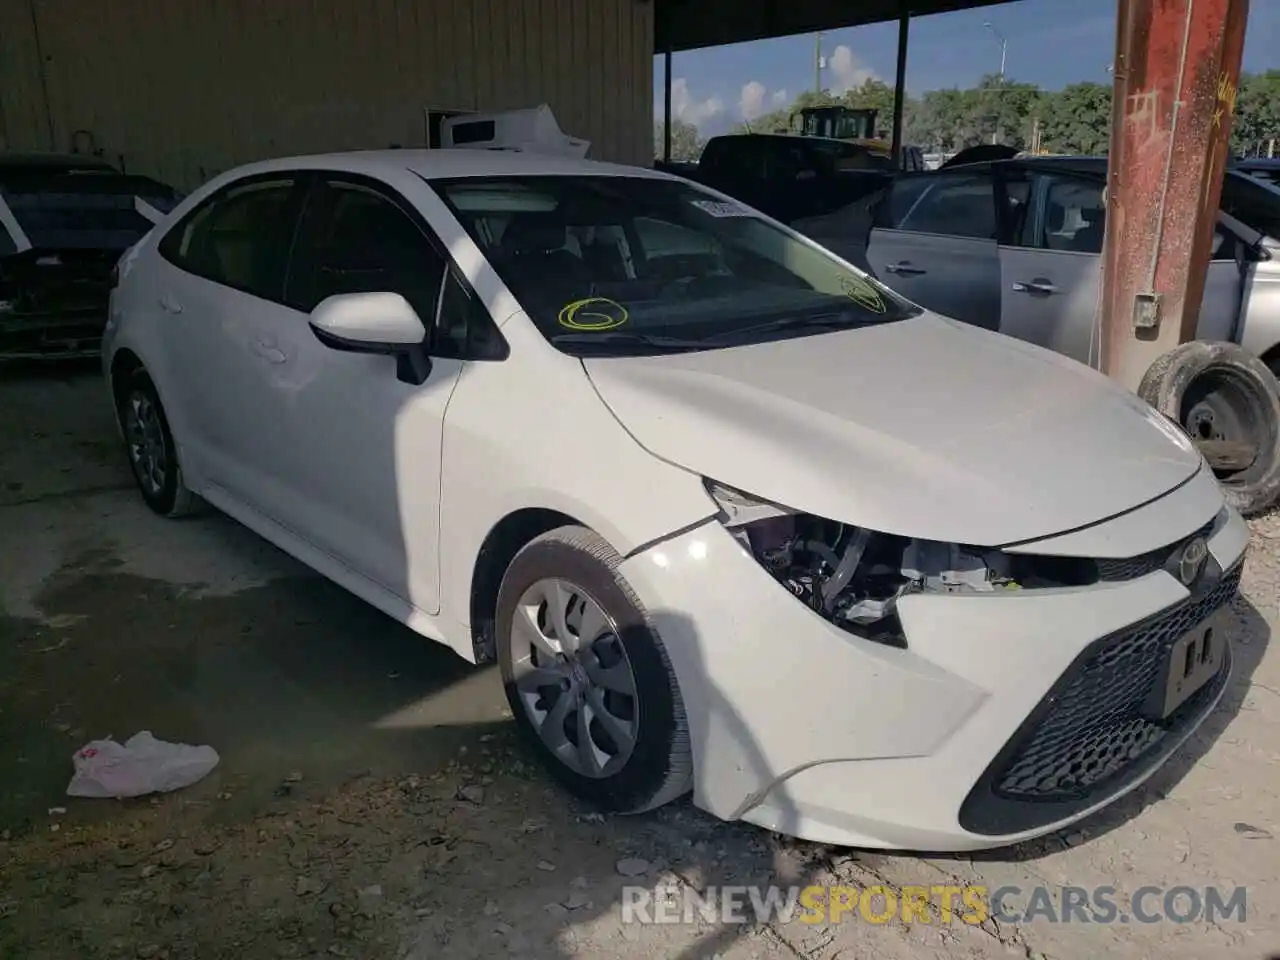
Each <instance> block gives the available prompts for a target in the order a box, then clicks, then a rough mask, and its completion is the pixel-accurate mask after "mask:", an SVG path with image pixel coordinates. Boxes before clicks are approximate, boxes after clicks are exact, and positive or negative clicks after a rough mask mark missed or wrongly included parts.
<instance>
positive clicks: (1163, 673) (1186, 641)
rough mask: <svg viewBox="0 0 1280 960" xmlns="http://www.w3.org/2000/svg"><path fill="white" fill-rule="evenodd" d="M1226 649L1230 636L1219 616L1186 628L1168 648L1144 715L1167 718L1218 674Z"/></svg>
mask: <svg viewBox="0 0 1280 960" xmlns="http://www.w3.org/2000/svg"><path fill="white" fill-rule="evenodd" d="M1226 652H1227V638H1226V635H1225V633H1224V632H1223V631H1222V630H1221V629H1220V627H1219V618H1218V617H1217V616H1212V617H1209V618H1208V619H1207V620H1205V621H1203V622H1202V623H1200V624H1199V625H1198V626H1196V627H1195V628H1194V629H1192V630H1189V631H1187V632H1186V633H1185V634H1183V635H1182V636H1181V637H1180V638H1178V640H1177V641H1176V642H1175V643H1174V644H1173V645H1172V646H1171V647H1170V648H1169V652H1168V653H1167V654H1166V655H1165V660H1164V664H1163V666H1162V667H1161V669H1160V673H1159V674H1158V675H1157V677H1156V682H1155V683H1154V684H1153V685H1152V688H1151V692H1150V693H1149V694H1148V696H1147V699H1146V702H1145V703H1144V704H1143V709H1142V712H1143V715H1144V716H1146V717H1148V718H1149V719H1152V720H1167V719H1169V717H1170V716H1171V715H1172V714H1173V712H1174V711H1175V710H1177V709H1178V708H1179V707H1180V706H1182V705H1183V704H1184V703H1186V701H1187V699H1188V698H1189V697H1190V696H1191V695H1192V694H1193V693H1195V692H1196V691H1197V690H1199V689H1200V688H1201V687H1203V686H1204V685H1205V684H1206V683H1208V682H1209V681H1210V680H1212V679H1213V678H1214V677H1215V676H1217V674H1218V671H1219V670H1220V669H1221V668H1222V661H1223V658H1224V657H1225V656H1226Z"/></svg>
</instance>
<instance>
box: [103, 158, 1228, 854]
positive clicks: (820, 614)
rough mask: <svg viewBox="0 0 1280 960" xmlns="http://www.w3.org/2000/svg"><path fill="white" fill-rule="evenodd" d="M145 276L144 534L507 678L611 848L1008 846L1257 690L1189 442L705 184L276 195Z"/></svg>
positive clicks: (138, 345) (505, 181)
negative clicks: (285, 571)
mask: <svg viewBox="0 0 1280 960" xmlns="http://www.w3.org/2000/svg"><path fill="white" fill-rule="evenodd" d="M118 274H119V277H118V285H117V287H116V289H115V292H114V294H113V298H112V306H111V319H110V326H109V329H108V331H107V336H106V338H105V341H104V366H105V371H106V374H107V376H108V378H109V381H110V388H111V394H112V397H113V399H114V402H115V404H116V409H117V411H118V415H119V421H120V424H121V428H122V431H123V434H124V437H125V441H126V447H127V450H128V456H129V459H130V462H131V463H132V466H133V470H134V473H135V475H136V477H137V480H138V485H139V487H140V489H141V491H142V495H143V497H144V498H145V499H146V501H147V503H148V504H150V506H151V507H152V508H153V509H154V510H155V511H157V512H158V513H160V514H163V515H166V516H175V515H178V514H181V513H183V512H185V511H187V510H188V509H189V508H190V507H191V506H192V505H193V504H194V503H196V502H198V499H197V498H202V499H203V500H205V501H207V502H209V503H211V504H212V505H214V506H215V507H217V508H218V509H220V510H222V511H224V512H226V513H228V514H230V515H231V516H232V517H234V518H236V519H237V520H239V521H240V522H242V523H244V524H245V525H246V526H248V527H250V528H252V529H253V530H255V531H257V532H258V533H260V534H261V535H262V536H264V537H266V538H267V539H268V540H270V541H272V542H273V543H275V544H276V545H278V546H280V547H281V548H283V549H284V550H286V551H288V552H289V553H291V554H293V555H294V556H296V557H298V558H299V559H301V560H302V561H303V562H304V563H306V564H309V565H310V566H311V567H313V568H315V569H316V570H318V571H320V572H321V573H323V574H325V575H327V576H328V577H330V578H332V579H333V580H335V581H336V582H337V583H339V584H341V585H342V586H344V587H346V588H347V589H349V590H351V591H352V592H354V593H356V594H358V595H359V596H361V597H363V598H365V599H366V600H368V601H369V602H370V603H372V604H374V605H376V606H377V607H379V608H381V609H382V610H384V611H386V613H388V614H390V615H391V616H392V617H394V618H396V619H398V620H401V621H403V622H404V623H406V624H408V625H409V626H410V627H412V628H413V629H414V630H416V631H418V632H420V633H421V634H423V635H424V636H426V637H429V638H431V639H434V640H438V641H440V642H442V643H445V644H447V645H448V646H450V647H452V648H453V649H454V650H456V651H457V652H458V653H459V654H460V655H461V656H463V657H465V658H467V659H469V660H475V661H486V660H491V659H496V660H497V661H498V663H499V666H500V669H501V673H502V677H503V680H504V681H505V684H506V689H507V694H508V697H509V698H510V701H511V705H512V708H513V710H514V712H515V715H516V718H517V722H518V723H519V725H520V726H521V727H523V728H524V729H525V731H526V732H527V733H528V734H529V735H530V737H531V740H532V742H533V743H534V744H535V745H536V749H537V750H538V751H539V752H540V753H541V756H542V757H543V759H544V760H545V761H546V763H547V765H548V767H549V768H550V770H551V771H552V772H553V773H554V774H555V775H556V776H557V777H558V778H559V780H561V781H562V782H563V783H564V784H565V785H566V786H567V787H568V788H569V789H570V790H571V791H573V792H574V793H576V794H578V795H580V796H582V797H585V798H588V799H590V800H592V801H595V802H596V803H598V804H599V805H601V806H602V807H603V808H605V809H609V810H615V811H640V810H645V809H649V808H652V807H655V806H657V805H659V804H662V803H665V802H667V801H669V800H671V799H673V798H675V797H678V796H680V795H681V794H683V793H685V792H687V791H689V790H692V791H693V797H694V801H695V803H697V804H698V805H699V806H701V807H703V808H705V809H706V810H709V811H711V812H712V813H714V814H716V815H717V816H720V817H723V818H729V819H736V818H742V819H745V820H749V821H752V822H754V823H757V824H760V825H763V826H765V827H769V828H772V829H775V830H779V831H783V832H786V833H790V834H795V835H799V836H802V837H806V838H810V839H814V840H821V841H827V842H834V843H843V844H853V845H859V846H873V847H897V848H913V849H932V850H960V849H969V848H977V847H985V846H994V845H998V844H1003V843H1008V842H1012V841H1015V840H1019V839H1022V838H1026V837H1031V836H1035V835H1037V834H1041V833H1045V832H1047V831H1050V830H1053V829H1055V828H1058V827H1060V826H1062V825H1064V824H1067V823H1069V822H1071V821H1073V820H1076V819H1079V818H1081V817H1083V816H1086V815H1087V814H1089V813H1090V812H1091V811H1093V810H1096V809H1097V808H1099V807H1101V806H1103V805H1104V804H1106V803H1108V802H1110V801H1112V800H1114V799H1115V798H1116V797H1118V796H1120V795H1121V794H1123V793H1125V792H1126V791H1128V790H1130V789H1132V788H1133V787H1135V786H1136V785H1138V784H1139V783H1141V782H1142V780H1144V779H1145V778H1146V777H1147V776H1149V775H1150V774H1151V773H1152V772H1153V771H1154V770H1155V769H1156V768H1157V767H1158V766H1159V765H1160V764H1161V763H1162V762H1163V761H1164V760H1165V759H1167V758H1168V757H1169V755H1170V754H1171V753H1172V752H1173V751H1174V750H1175V749H1176V748H1177V747H1178V745H1179V744H1180V743H1181V742H1182V741H1183V740H1184V739H1185V738H1186V737H1187V736H1188V735H1189V734H1190V733H1191V731H1192V730H1193V729H1194V728H1195V727H1196V726H1197V725H1198V724H1199V723H1200V722H1201V721H1202V720H1203V719H1204V718H1205V716H1206V715H1207V714H1208V713H1209V712H1210V711H1211V710H1212V709H1213V707H1214V705H1215V703H1216V702H1217V700H1218V698H1219V697H1220V695H1221V694H1222V691H1223V688H1224V687H1225V685H1226V683H1227V679H1228V676H1229V674H1230V669H1231V651H1230V649H1229V647H1228V644H1227V642H1226V639H1225V638H1224V637H1223V635H1222V632H1221V631H1220V630H1219V631H1216V632H1215V630H1214V622H1215V613H1216V612H1217V611H1219V610H1221V609H1222V608H1223V607H1224V606H1226V605H1227V604H1228V603H1229V602H1230V601H1231V599H1232V598H1233V596H1234V595H1235V594H1236V592H1237V590H1238V588H1239V581H1240V569H1241V563H1242V558H1243V555H1244V552H1245V548H1246V544H1247V540H1248V533H1247V529H1246V527H1245V525H1244V524H1243V522H1242V521H1241V519H1240V518H1239V516H1238V515H1236V514H1235V513H1234V512H1232V511H1231V510H1229V509H1227V508H1226V507H1225V506H1224V505H1223V500H1222V497H1221V495H1220V492H1219V489H1218V486H1217V484H1216V483H1215V481H1214V478H1213V475H1212V474H1211V473H1210V471H1209V470H1208V468H1207V467H1206V466H1205V464H1204V463H1203V461H1202V459H1201V458H1200V456H1199V455H1198V454H1197V453H1196V452H1195V450H1194V449H1193V448H1192V447H1191V445H1190V444H1189V443H1188V442H1187V441H1186V440H1185V439H1184V438H1183V436H1182V435H1181V434H1180V433H1179V432H1178V431H1177V430H1176V429H1175V428H1173V427H1172V426H1170V425H1169V424H1168V423H1166V422H1165V421H1164V420H1163V419H1162V418H1161V417H1160V416H1158V415H1157V414H1156V413H1154V412H1153V411H1152V410H1151V409H1149V408H1148V407H1146V406H1145V405H1144V404H1142V403H1141V402H1139V401H1138V400H1137V399H1135V398H1134V397H1133V396H1132V395H1130V394H1129V393H1127V392H1126V391H1124V390H1123V389H1121V388H1120V387H1118V386H1116V385H1113V384H1112V383H1111V382H1110V381H1108V380H1107V379H1105V378H1104V377H1102V376H1101V375H1099V374H1097V373H1095V372H1093V371H1091V370H1089V369H1087V368H1085V367H1083V366H1079V365H1077V364H1075V363H1073V362H1071V361H1069V360H1065V359H1063V358H1060V357H1058V356H1057V355H1055V354H1052V353H1049V352H1047V351H1044V350H1041V349H1039V348H1036V347H1032V346H1030V345H1027V344H1024V343H1021V342H1019V341H1017V340H1013V339H1009V338H1006V337H1002V336H1000V335H998V334H995V333H989V332H986V331H983V330H980V329H976V328H974V327H972V326H969V325H965V324H960V323H955V322H953V321H950V320H948V319H946V318H943V317H940V316H937V315H935V314H931V313H928V312H927V311H923V310H921V309H920V308H918V307H916V306H914V305H912V304H910V303H907V302H905V301H903V300H902V299H901V298H899V297H898V296H896V295H895V294H893V293H892V292H891V291H889V290H888V289H886V288H885V287H883V286H881V285H880V284H878V283H877V282H876V281H874V280H871V279H868V278H867V277H866V276H865V275H863V274H862V273H860V272H858V271H857V270H855V269H853V268H852V267H850V266H849V265H848V264H847V263H845V262H843V261H841V260H838V259H836V258H835V257H833V255H831V254H829V253H827V252H825V251H824V250H823V249H821V248H820V247H818V246H816V245H815V244H813V243H811V242H809V241H807V240H805V239H804V238H803V237H801V236H799V235H798V234H796V233H794V232H793V231H791V230H789V229H787V228H785V227H783V226H781V225H780V224H778V223H776V222H774V221H772V220H769V219H768V218H766V217H764V216H761V215H760V214H758V213H756V212H755V211H752V210H750V209H748V208H745V207H742V206H740V205H739V204H737V203H734V202H732V201H730V200H729V199H728V198H727V197H724V196H723V195H721V194H717V193H713V192H709V191H707V190H705V189H703V188H701V187H698V186H695V185H693V184H690V183H688V182H685V181H683V180H680V179H678V178H674V177H670V176H666V175H663V174H661V173H658V172H655V171H650V170H641V169H632V168H628V167H620V166H610V165H604V164H597V163H591V162H587V161H580V160H564V159H552V158H547V157H536V156H531V155H528V154H520V153H504V152H489V151H475V150H443V151H440V150H437V151H430V152H419V151H408V150H397V151H388V152H383V153H361V154H346V155H334V156H316V157H304V158H295V159H291V160H278V161H271V162H267V163H259V164H254V165H251V166H246V167H242V168H240V169H237V170H233V171H231V172H229V173H225V174H223V175H221V176H219V177H218V178H217V179H215V180H214V181H213V182H211V183H209V184H208V185H206V186H205V187H204V188H202V189H200V190H198V191H197V192H195V193H194V194H192V195H191V196H190V197H189V198H188V199H187V200H186V201H185V202H184V203H182V204H181V205H180V206H179V207H178V208H177V209H175V210H174V211H173V212H172V213H171V214H169V215H168V216H167V217H166V218H164V219H163V220H162V221H161V222H160V223H159V224H158V225H157V227H156V228H155V229H154V230H153V231H152V232H151V233H150V234H149V235H148V236H147V237H146V238H145V239H144V240H142V241H141V242H140V243H139V244H138V245H137V246H136V247H135V248H134V249H133V250H132V251H131V252H130V253H129V254H127V255H126V257H125V258H124V259H123V260H122V261H121V263H120V265H119V267H118Z"/></svg>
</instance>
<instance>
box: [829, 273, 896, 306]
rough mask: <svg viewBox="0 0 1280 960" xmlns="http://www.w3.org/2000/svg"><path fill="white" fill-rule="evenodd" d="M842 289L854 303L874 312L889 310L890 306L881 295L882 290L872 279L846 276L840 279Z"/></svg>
mask: <svg viewBox="0 0 1280 960" xmlns="http://www.w3.org/2000/svg"><path fill="white" fill-rule="evenodd" d="M840 289H842V290H843V291H844V295H845V296H846V297H848V298H849V299H850V300H852V301H853V302H854V303H856V304H858V305H859V306H861V307H865V308H866V309H868V310H870V311H872V312H873V313H886V312H888V309H889V308H888V306H887V305H886V304H885V302H884V297H882V296H880V291H879V290H877V289H876V288H875V284H873V283H872V282H871V281H870V280H867V279H865V278H863V277H845V278H844V279H843V280H841V281H840Z"/></svg>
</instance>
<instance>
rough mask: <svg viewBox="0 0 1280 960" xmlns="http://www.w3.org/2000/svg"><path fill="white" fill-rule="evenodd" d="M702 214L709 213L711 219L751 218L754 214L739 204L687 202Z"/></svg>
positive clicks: (705, 201) (707, 201) (701, 201)
mask: <svg viewBox="0 0 1280 960" xmlns="http://www.w3.org/2000/svg"><path fill="white" fill-rule="evenodd" d="M689 202H690V203H692V204H693V205H694V206H695V207H697V208H698V209H699V210H701V211H702V212H703V213H709V214H711V216H713V217H751V216H755V214H754V213H752V211H751V210H750V209H749V208H748V207H744V206H743V205H742V204H740V203H730V202H728V201H721V200H691V201H689Z"/></svg>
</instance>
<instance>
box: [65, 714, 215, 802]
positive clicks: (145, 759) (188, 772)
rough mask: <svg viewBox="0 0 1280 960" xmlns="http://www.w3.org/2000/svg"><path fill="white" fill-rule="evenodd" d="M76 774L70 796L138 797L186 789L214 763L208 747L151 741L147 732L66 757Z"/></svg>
mask: <svg viewBox="0 0 1280 960" xmlns="http://www.w3.org/2000/svg"><path fill="white" fill-rule="evenodd" d="M71 762H72V763H73V764H74V765H75V768H76V772H75V775H74V776H73V777H72V778H71V783H70V785H69V786H68V787H67V796H70V797H141V796H143V795H145V794H148V793H168V792H169V791H171V790H181V789H182V788H183V787H189V786H191V784H193V783H196V782H197V781H199V780H203V779H204V778H205V777H207V776H208V775H209V773H210V772H211V771H212V770H213V768H214V767H216V766H217V765H218V752H217V751H216V750H214V749H213V747H193V746H190V745H189V744H185V743H166V742H165V741H163V740H157V739H156V738H155V737H153V736H152V735H151V731H150V730H143V731H142V732H141V733H136V734H134V735H133V736H132V737H130V738H129V739H128V740H126V741H125V742H124V743H117V742H116V741H114V740H111V739H107V740H94V741H93V742H92V743H87V744H85V745H84V746H83V747H81V748H80V749H79V750H77V751H76V753H75V756H73V757H72V758H71Z"/></svg>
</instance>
